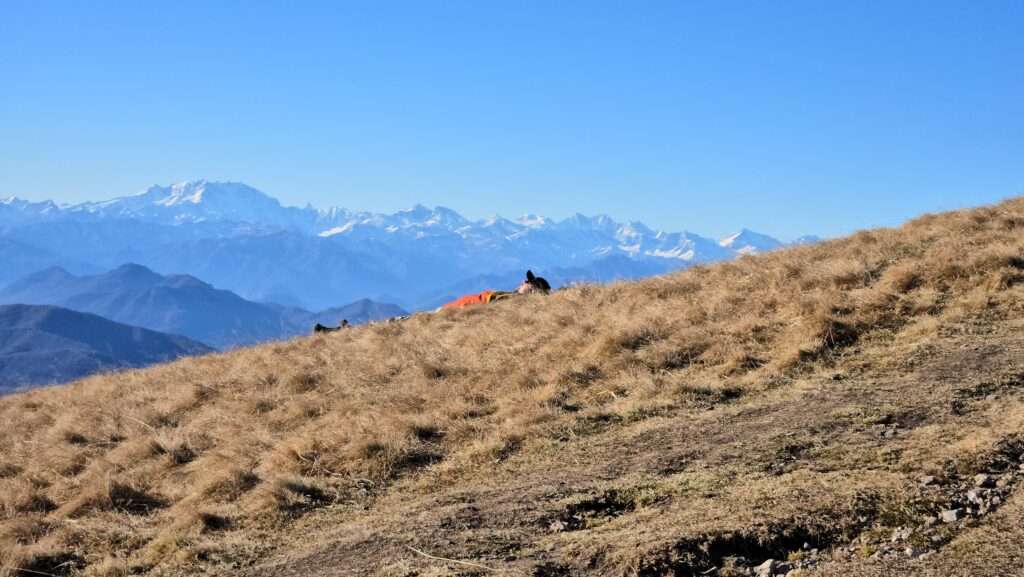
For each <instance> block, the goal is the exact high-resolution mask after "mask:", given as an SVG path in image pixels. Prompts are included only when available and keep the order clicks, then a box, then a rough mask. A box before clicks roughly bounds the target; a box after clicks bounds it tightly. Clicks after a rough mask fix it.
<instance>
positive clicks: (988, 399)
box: [985, 393, 999, 401]
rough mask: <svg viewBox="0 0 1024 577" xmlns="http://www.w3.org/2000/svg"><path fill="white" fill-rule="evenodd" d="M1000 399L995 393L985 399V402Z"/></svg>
mask: <svg viewBox="0 0 1024 577" xmlns="http://www.w3.org/2000/svg"><path fill="white" fill-rule="evenodd" d="M998 398H999V396H998V395H996V394H995V393H992V394H991V395H987V396H986V397H985V400H986V401H994V400H996V399H998Z"/></svg>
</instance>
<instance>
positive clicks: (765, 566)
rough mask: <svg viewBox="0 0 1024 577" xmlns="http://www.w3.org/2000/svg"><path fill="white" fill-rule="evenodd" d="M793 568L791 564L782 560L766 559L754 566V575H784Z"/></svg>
mask: <svg viewBox="0 0 1024 577" xmlns="http://www.w3.org/2000/svg"><path fill="white" fill-rule="evenodd" d="M791 569H793V566H792V565H791V564H789V563H785V562H782V561H776V560H775V559H768V560H767V561H765V562H764V563H761V564H760V565H758V566H757V567H755V568H754V575H756V576H757V577H772V576H774V575H785V574H786V573H789V571H790V570H791Z"/></svg>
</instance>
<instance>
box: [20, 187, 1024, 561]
mask: <svg viewBox="0 0 1024 577" xmlns="http://www.w3.org/2000/svg"><path fill="white" fill-rule="evenodd" d="M1022 282H1024V199H1014V200H1010V201H1007V202H1004V203H1002V204H999V205H995V206H991V207H985V208H980V209H975V210H968V211H960V212H953V213H948V214H943V215H928V216H925V217H922V218H919V219H916V220H914V221H911V222H909V223H908V224H906V225H905V226H903V227H901V228H898V229H881V230H872V231H865V232H861V233H858V234H855V235H853V236H851V237H849V238H844V239H839V240H833V241H829V242H825V243H822V244H820V245H815V246H806V247H796V248H791V249H788V250H783V251H778V252H773V253H769V254H764V255H758V256H749V257H743V258H741V259H739V260H737V261H735V262H728V263H721V264H716V265H712V266H697V267H694V268H691V269H689V270H686V271H683V272H680V273H676V274H672V275H668V276H664V277H657V278H652V279H648V280H644V281H640V282H634V283H615V284H611V285H607V286H590V285H587V286H579V287H573V288H569V289H565V290H562V291H558V292H556V293H554V294H552V295H550V296H546V297H542V296H526V297H521V298H517V299H510V300H509V301H505V302H501V303H497V304H494V305H489V306H486V307H477V308H472V309H466V310H459V311H446V312H442V313H438V314H418V315H414V316H413V317H412V318H410V319H408V320H407V321H405V322H402V323H398V324H378V325H370V326H365V327H360V328H354V329H352V330H348V331H341V332H338V333H332V334H330V335H317V336H311V337H307V338H299V339H294V340H291V341H288V342H282V343H273V344H267V345H263V346H258V347H253V348H249V349H242V350H237V351H233V352H231V353H225V354H218V355H211V356H207V357H203V358H193V359H184V360H180V361H177V362H174V363H171V364H167V365H163V366H158V367H153V368H149V369H145V370H137V371H125V372H120V373H116V374H110V375H100V376H94V377H92V378H88V379H85V380H83V381H80V382H77V383H74V384H70V385H67V386H61V387H54V388H50V389H44V390H38V391H32V392H27V393H23V394H17V395H12V396H9V397H6V398H4V399H0V423H2V425H0V567H2V569H0V575H2V576H7V575H11V576H13V575H21V574H24V573H25V572H38V573H43V574H53V575H71V574H79V573H82V574H87V575H114V574H129V573H140V572H146V571H157V570H159V571H164V572H174V571H180V572H184V573H187V572H189V571H191V569H190V568H195V567H198V566H201V565H203V564H204V563H209V562H211V561H210V559H214V558H223V557H225V556H227V557H230V551H228V552H225V551H227V550H229V549H230V548H231V547H233V546H238V547H239V548H240V549H244V547H242V546H241V545H238V543H240V542H242V541H244V539H240V538H238V536H240V535H249V534H251V535H260V534H264V533H265V532H267V531H276V530H281V529H280V528H281V527H288V526H289V524H291V523H295V522H297V520H299V519H302V518H304V517H306V516H308V515H310V514H311V513H313V512H316V511H322V510H324V509H331V508H345V507H353V506H363V505H365V504H366V503H368V502H369V501H371V500H372V499H374V498H375V497H378V496H380V495H384V494H386V493H387V491H388V489H389V487H392V486H394V485H395V484H396V483H398V482H400V481H402V480H405V479H409V478H414V477H415V476H416V475H419V474H422V473H424V472H430V473H431V474H434V475H438V476H439V477H438V478H439V479H441V482H444V483H449V484H451V483H460V482H462V483H468V484H472V483H473V482H474V479H479V478H481V476H486V475H487V471H488V470H490V469H491V468H493V467H494V466H496V465H497V464H500V463H503V462H505V461H507V460H509V459H512V458H514V457H515V456H516V455H519V454H522V453H526V452H530V451H540V450H543V448H544V447H547V446H549V444H550V443H551V442H554V441H557V440H560V439H565V438H576V437H582V436H586V435H593V434H595V433H596V432H599V431H605V430H608V429H609V428H612V427H618V426H624V424H627V423H631V422H637V421H640V420H643V419H648V418H652V417H655V416H658V415H669V414H673V413H674V412H678V411H706V410H709V409H712V408H715V407H721V406H727V405H729V404H732V403H738V402H741V401H742V400H743V399H745V398H747V397H748V396H750V395H757V394H760V393H763V392H765V391H770V390H775V389H778V388H780V387H785V386H786V385H787V384H791V383H793V382H795V381H796V380H797V379H800V378H802V377H804V376H806V375H810V374H820V373H823V372H824V373H827V372H828V371H831V370H835V369H836V367H839V366H841V365H842V363H843V362H844V359H848V358H851V357H852V356H853V355H855V353H856V352H857V350H858V347H861V346H862V345H863V344H864V343H875V344H877V343H880V342H881V343H885V342H890V341H896V340H899V341H900V342H899V346H900V347H903V348H907V349H913V348H914V347H915V346H922V347H923V346H925V344H926V343H927V342H929V339H931V338H933V337H935V336H936V335H937V334H938V333H939V331H940V330H941V328H942V327H943V326H949V325H950V324H952V323H955V322H959V321H964V320H969V319H973V318H979V317H984V316H985V315H1005V314H1006V311H1007V310H1013V307H1014V306H1017V304H1019V299H1020V291H1019V287H1020V286H1021V284H1022ZM1015 303H1016V304H1015ZM872 362H874V363H876V364H878V365H884V364H885V363H886V362H887V360H886V358H884V357H882V356H879V357H877V358H874V359H873V361H872ZM794 447H797V446H796V445H794ZM797 450H799V451H804V450H809V449H807V448H806V447H803V446H799V447H797V449H794V451H797ZM768 490H769V489H767V488H766V489H765V491H768ZM609 495H612V494H611V493H609ZM612 496H613V497H614V499H613V498H612V497H609V496H607V495H606V496H605V497H604V498H605V500H606V501H607V500H609V499H610V500H612V501H614V500H615V499H619V498H620V497H622V494H620V493H615V494H614V495H612ZM622 498H625V497H622ZM644 498H645V499H646V498H647V497H644ZM637 499H640V497H637ZM630 503H631V504H629V505H628V506H629V507H632V508H633V509H636V510H637V511H640V512H642V510H643V507H642V506H639V505H636V504H635V503H633V502H632V501H630ZM361 504H363V505H361ZM580 506H582V505H580ZM837 507H838V505H837ZM574 514H575V513H574ZM586 522H588V523H589V522H591V521H586ZM225 548H227V549H225ZM240 554H241V553H240ZM218 556H220V557H218Z"/></svg>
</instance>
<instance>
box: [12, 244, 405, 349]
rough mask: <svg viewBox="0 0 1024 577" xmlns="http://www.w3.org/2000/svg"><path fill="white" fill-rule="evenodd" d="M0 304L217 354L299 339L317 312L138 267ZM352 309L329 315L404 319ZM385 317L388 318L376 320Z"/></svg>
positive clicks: (38, 289) (50, 282)
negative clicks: (31, 307) (90, 318)
mask: <svg viewBox="0 0 1024 577" xmlns="http://www.w3.org/2000/svg"><path fill="white" fill-rule="evenodd" d="M0 303H9V304H13V303H19V304H36V305H56V306H60V307H65V308H68V309H72V310H76V311H82V312H88V313H92V314H96V315H100V316H102V317H105V318H108V319H111V320H114V321H117V322H121V323H125V324H130V325H135V326H140V327H145V328H148V329H151V330H155V331H160V332H165V333H173V334H180V335H185V336H187V337H190V338H193V339H196V340H198V341H202V342H204V343H207V344H209V345H212V346H214V347H217V348H221V349H223V348H230V347H235V346H240V345H248V344H253V343H258V342H262V341H267V340H273V339H280V338H285V337H290V336H294V335H298V334H304V333H306V332H308V331H309V329H310V327H311V326H312V325H313V324H315V323H316V322H317V320H316V319H317V318H319V317H318V316H317V313H312V312H309V311H306V310H303V309H299V308H290V307H284V306H279V305H275V304H267V303H257V302H252V301H249V300H246V299H243V298H242V297H240V296H238V295H237V294H235V293H233V292H231V291H227V290H220V289H216V288H214V287H213V286H211V285H210V284H207V283H205V282H203V281H201V280H199V279H197V278H195V277H192V276H189V275H170V276H163V275H160V274H157V273H155V272H153V271H152V270H150V269H148V268H146V267H144V266H141V265H137V264H126V265H123V266H120V267H118V268H116V269H114V270H112V271H109V272H106V273H103V274H98V275H89V276H76V275H73V274H71V273H69V272H68V271H66V270H64V269H61V268H58V267H53V268H49V269H45V270H42V271H39V272H37V273H35V274H32V275H29V276H27V277H25V278H22V279H20V280H18V281H16V282H14V283H12V284H10V285H8V286H7V287H6V288H4V289H2V290H0ZM374 305H376V306H370V305H368V304H367V303H366V302H359V303H353V304H352V305H349V306H348V307H343V308H341V309H334V310H333V311H331V312H330V313H327V314H328V316H331V317H332V318H333V317H334V316H335V315H336V314H339V312H344V313H347V314H349V315H350V316H351V318H350V319H349V320H350V322H352V323H353V324H358V323H360V322H366V321H368V320H377V319H380V318H386V316H395V315H397V314H403V313H404V311H402V310H401V309H399V308H398V307H394V306H392V305H377V304H376V303H374ZM382 315H386V316H382Z"/></svg>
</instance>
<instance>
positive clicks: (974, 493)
mask: <svg viewBox="0 0 1024 577" xmlns="http://www.w3.org/2000/svg"><path fill="white" fill-rule="evenodd" d="M985 493H986V491H985V490H984V489H971V490H970V491H967V500H968V501H970V502H971V503H974V504H976V505H980V504H982V503H984V502H985Z"/></svg>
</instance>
